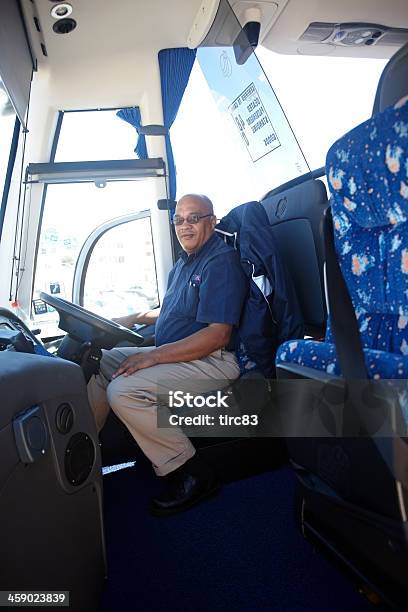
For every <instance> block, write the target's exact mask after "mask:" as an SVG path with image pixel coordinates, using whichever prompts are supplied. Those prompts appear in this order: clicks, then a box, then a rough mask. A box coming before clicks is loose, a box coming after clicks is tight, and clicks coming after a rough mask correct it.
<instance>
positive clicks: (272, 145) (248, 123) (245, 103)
mask: <svg viewBox="0 0 408 612" xmlns="http://www.w3.org/2000/svg"><path fill="white" fill-rule="evenodd" d="M229 111H230V113H231V116H232V118H233V120H234V122H235V125H236V126H237V128H238V130H239V133H240V135H241V138H242V140H243V142H244V143H245V146H246V148H247V149H248V153H249V155H250V156H251V159H252V161H253V162H256V161H257V160H258V159H261V157H264V156H265V155H267V154H268V153H270V152H271V151H273V150H274V149H277V148H278V147H280V144H281V143H280V142H279V139H278V137H277V135H276V132H275V130H274V128H273V125H272V123H271V120H270V119H269V116H268V113H267V112H266V110H265V107H264V105H263V104H262V100H261V98H260V96H259V93H258V91H257V89H256V87H255V85H254V84H253V83H251V84H250V85H248V87H247V88H246V89H244V91H243V92H242V93H241V94H240V95H239V96H238V98H236V99H235V100H234V101H233V103H232V104H231V105H230V106H229Z"/></svg>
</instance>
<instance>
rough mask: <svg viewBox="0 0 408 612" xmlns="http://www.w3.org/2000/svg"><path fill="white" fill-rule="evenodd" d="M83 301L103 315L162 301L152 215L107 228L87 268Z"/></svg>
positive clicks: (128, 312)
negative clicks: (159, 292)
mask: <svg viewBox="0 0 408 612" xmlns="http://www.w3.org/2000/svg"><path fill="white" fill-rule="evenodd" d="M84 274H85V282H84V294H83V295H84V297H83V304H84V307H85V308H87V309H88V310H91V311H93V312H96V313H98V314H101V315H102V316H104V317H107V318H111V317H120V316H123V315H127V314H130V313H133V312H138V311H143V310H150V309H152V308H156V307H157V306H158V305H159V299H158V291H157V281H156V269H155V262H154V253H153V242H152V232H151V226H150V217H149V216H146V217H145V218H140V219H136V220H133V221H129V222H128V223H125V224H122V225H118V226H116V227H113V228H111V229H109V230H108V231H106V232H105V233H104V234H103V235H102V236H101V237H100V238H99V240H98V241H97V242H96V243H95V245H94V248H93V250H92V253H91V255H90V257H89V263H88V267H87V269H85V270H84Z"/></svg>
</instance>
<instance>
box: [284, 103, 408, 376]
mask: <svg viewBox="0 0 408 612" xmlns="http://www.w3.org/2000/svg"><path fill="white" fill-rule="evenodd" d="M326 170H327V176H328V180H329V187H330V192H331V196H332V215H333V224H334V234H335V248H336V252H337V256H338V259H339V263H340V267H341V270H342V273H343V276H344V278H345V280H346V283H347V287H348V290H349V293H350V295H351V298H352V301H353V305H354V309H355V312H356V317H357V320H358V323H359V329H360V334H361V339H362V344H363V347H364V354H365V361H366V367H367V371H368V373H369V377H370V378H374V379H378V378H408V96H406V97H405V98H403V99H402V100H400V101H399V102H398V103H397V104H395V105H394V106H392V107H389V108H387V109H385V110H384V111H383V112H381V113H378V114H377V115H375V116H374V117H373V118H371V119H369V120H368V121H366V122H365V123H362V124H361V125H359V126H358V127H356V128H355V129H353V130H351V131H350V132H348V133H347V134H346V135H345V136H343V137H342V138H340V139H339V140H338V141H337V142H336V143H335V144H334V145H333V146H332V147H331V149H330V150H329V152H328V155H327V160H326ZM276 362H277V365H279V364H284V363H292V364H299V365H303V366H307V367H309V368H314V369H317V370H320V371H324V372H327V373H329V374H341V372H340V369H339V365H338V362H337V357H336V350H335V346H334V344H333V338H332V334H331V330H330V323H329V325H328V328H327V332H326V338H325V342H315V341H309V340H298V341H289V342H285V343H284V344H282V345H281V347H280V348H279V350H278V353H277V358H276Z"/></svg>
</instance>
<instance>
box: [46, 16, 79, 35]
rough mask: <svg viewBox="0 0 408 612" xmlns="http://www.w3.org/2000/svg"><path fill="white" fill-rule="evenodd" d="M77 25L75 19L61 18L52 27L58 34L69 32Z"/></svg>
mask: <svg viewBox="0 0 408 612" xmlns="http://www.w3.org/2000/svg"><path fill="white" fill-rule="evenodd" d="M76 27H77V22H76V21H75V19H59V21H56V22H55V23H54V25H53V26H52V29H53V30H54V32H55V33H56V34H69V33H70V32H72V30H75V28H76Z"/></svg>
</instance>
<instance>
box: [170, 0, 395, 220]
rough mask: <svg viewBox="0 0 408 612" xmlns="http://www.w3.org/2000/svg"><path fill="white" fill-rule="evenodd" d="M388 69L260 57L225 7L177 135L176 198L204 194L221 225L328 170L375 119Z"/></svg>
mask: <svg viewBox="0 0 408 612" xmlns="http://www.w3.org/2000/svg"><path fill="white" fill-rule="evenodd" d="M258 58H259V59H260V61H261V63H262V66H261V64H260V62H259V61H258ZM245 59H246V61H245V62H244V63H243V60H245ZM385 63H386V61H385V60H380V59H361V58H351V57H348V58H345V57H314V56H300V55H293V56H287V55H282V54H278V53H273V52H272V51H270V50H269V49H266V48H264V47H262V46H261V45H259V46H258V47H257V50H256V54H255V53H254V52H252V51H251V49H249V51H248V43H245V37H244V36H243V33H242V30H241V28H240V26H239V23H238V21H237V19H236V17H235V15H234V13H233V12H232V11H231V9H230V7H229V5H228V3H227V2H226V0H222V2H221V3H220V8H219V11H218V14H217V17H216V19H215V22H214V24H213V26H212V28H211V30H210V32H209V34H208V35H207V37H206V39H205V40H204V41H203V43H202V46H201V47H199V48H198V50H197V61H196V62H195V64H194V67H193V70H192V73H191V76H190V81H189V83H188V86H187V88H186V91H185V93H184V97H183V100H182V103H181V106H180V109H179V112H178V115H177V118H176V120H175V122H174V125H173V127H172V130H171V139H172V144H173V150H174V154H175V159H176V164H177V186H178V191H177V197H180V196H182V195H183V194H184V193H191V192H199V193H206V194H208V195H209V197H210V198H211V199H212V200H213V203H214V207H215V212H216V214H217V216H218V217H222V216H223V215H224V214H226V213H227V212H228V211H229V210H231V208H233V207H234V206H236V205H238V204H240V203H242V202H246V201H250V200H259V199H261V198H262V197H263V196H264V195H265V194H266V193H267V192H268V191H270V190H271V189H273V188H274V187H277V186H279V185H281V184H283V183H285V182H286V181H289V180H291V179H293V178H295V177H297V176H299V175H301V174H304V173H305V172H307V171H308V170H309V168H310V169H312V170H313V169H316V168H320V167H321V166H324V164H325V158H326V152H327V150H328V149H329V148H330V146H331V145H332V144H333V142H335V140H336V139H337V138H339V137H340V136H341V135H342V134H344V133H345V132H347V131H348V130H349V129H351V128H352V127H353V126H354V125H357V124H358V123H361V122H362V121H364V120H366V119H367V118H368V117H369V116H370V114H371V110H372V104H373V99H374V94H375V89H376V86H377V83H378V79H379V77H380V74H381V71H382V69H383V67H384V65H385ZM271 84H272V85H273V87H272V85H271ZM340 84H344V86H342V87H340ZM333 92H334V93H333ZM281 105H282V106H281ZM283 109H284V110H283Z"/></svg>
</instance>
